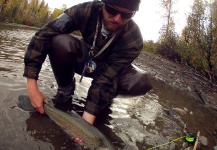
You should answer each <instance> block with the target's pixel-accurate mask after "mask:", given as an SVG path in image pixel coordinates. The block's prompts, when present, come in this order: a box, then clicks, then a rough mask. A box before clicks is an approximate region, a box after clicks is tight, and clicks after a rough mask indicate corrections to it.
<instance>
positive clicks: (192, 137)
mask: <svg viewBox="0 0 217 150" xmlns="http://www.w3.org/2000/svg"><path fill="white" fill-rule="evenodd" d="M199 136H200V131H198V133H197V135H196V134H195V133H193V132H190V131H187V132H186V134H185V136H181V137H179V138H176V139H174V140H171V141H170V142H167V143H164V144H160V145H157V146H154V147H151V148H149V149H147V150H153V149H155V148H158V147H162V146H165V145H168V144H170V143H174V142H176V141H178V140H181V139H183V138H185V140H186V141H187V142H188V143H194V148H193V150H196V149H197V144H198V139H199Z"/></svg>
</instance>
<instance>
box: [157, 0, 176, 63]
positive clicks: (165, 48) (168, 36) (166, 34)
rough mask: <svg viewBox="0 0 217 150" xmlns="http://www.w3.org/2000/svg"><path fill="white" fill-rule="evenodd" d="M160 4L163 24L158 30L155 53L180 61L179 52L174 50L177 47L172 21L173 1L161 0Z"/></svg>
mask: <svg viewBox="0 0 217 150" xmlns="http://www.w3.org/2000/svg"><path fill="white" fill-rule="evenodd" d="M161 4H162V6H163V9H164V12H165V13H164V14H163V19H164V20H165V24H164V25H163V27H162V28H161V31H160V39H159V45H158V47H157V53H159V54H160V55H162V56H164V57H166V58H169V59H171V60H174V61H180V56H179V53H178V52H177V51H176V50H177V47H178V35H177V33H176V32H175V23H174V21H173V17H172V16H173V15H174V13H175V11H173V5H174V4H173V1H172V0H162V1H161Z"/></svg>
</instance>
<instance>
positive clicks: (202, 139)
mask: <svg viewBox="0 0 217 150" xmlns="http://www.w3.org/2000/svg"><path fill="white" fill-rule="evenodd" d="M199 142H200V143H201V145H203V146H208V139H207V138H206V137H205V136H200V137H199Z"/></svg>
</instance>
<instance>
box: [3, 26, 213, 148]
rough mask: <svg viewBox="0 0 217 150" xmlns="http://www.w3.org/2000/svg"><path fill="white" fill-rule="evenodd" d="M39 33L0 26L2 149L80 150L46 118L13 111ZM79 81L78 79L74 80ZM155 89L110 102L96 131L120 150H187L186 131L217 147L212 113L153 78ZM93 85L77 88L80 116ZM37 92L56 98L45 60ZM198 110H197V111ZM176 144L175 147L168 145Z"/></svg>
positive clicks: (76, 105)
mask: <svg viewBox="0 0 217 150" xmlns="http://www.w3.org/2000/svg"><path fill="white" fill-rule="evenodd" d="M36 31H37V30H36V29H34V28H29V27H26V26H19V25H11V24H0V114H1V116H0V149H2V150H3V149H4V150H29V149H31V150H48V149H50V150H65V149H66V150H68V149H80V147H79V146H78V145H76V144H75V143H74V142H73V141H72V140H71V139H70V137H68V136H67V134H66V133H65V132H64V131H63V130H62V129H61V128H60V127H59V126H57V125H56V124H55V123H54V122H53V121H52V120H50V119H49V118H48V116H46V115H40V114H39V113H37V112H34V113H33V112H31V113H30V112H24V111H22V110H20V109H19V108H17V99H18V96H19V95H20V94H26V88H25V84H26V79H25V78H24V77H23V76H22V74H23V68H24V64H23V56H24V52H25V50H26V48H27V45H28V43H29V41H30V39H31V37H32V36H33V34H34V33H35V32H36ZM76 78H77V81H79V76H77V75H76ZM150 80H151V82H152V84H153V87H154V88H153V89H152V90H151V91H150V92H148V93H147V94H146V95H144V96H138V97H124V96H121V95H120V96H118V97H117V98H115V99H114V102H113V104H112V105H111V107H110V108H108V109H106V110H105V111H103V112H102V114H101V115H100V116H99V117H98V119H97V121H96V124H95V126H96V127H97V128H98V129H99V130H100V131H101V132H102V133H103V134H104V135H106V137H107V138H108V139H109V140H110V141H111V142H112V143H113V144H114V145H115V146H116V147H117V148H119V149H126V150H127V149H129V150H133V149H136V150H137V149H139V150H145V149H149V148H152V147H154V146H158V145H161V146H160V147H158V148H157V149H165V150H181V149H183V150H187V149H190V148H191V149H192V148H193V144H191V143H188V142H186V141H185V140H184V138H181V139H180V140H176V139H178V138H180V137H183V136H184V135H185V127H187V128H188V129H189V130H190V131H191V132H194V133H195V134H196V133H197V132H198V131H200V133H201V136H202V137H203V142H206V140H208V144H207V146H204V145H202V146H200V149H204V150H207V149H210V150H211V149H214V146H215V145H217V144H216V135H213V134H214V133H216V132H217V125H216V122H217V118H216V117H213V113H212V111H211V110H209V109H207V108H204V107H202V106H201V107H200V106H199V105H198V104H197V102H195V100H194V99H191V98H190V97H189V96H188V95H186V94H185V93H183V92H181V91H179V90H177V89H173V88H172V87H170V86H167V85H166V84H165V83H163V82H161V81H159V80H157V79H154V78H151V77H150ZM90 82H91V79H89V78H84V79H83V81H82V83H78V82H76V91H75V95H74V97H73V103H72V105H71V107H70V108H71V109H74V110H76V111H77V112H78V113H79V114H82V108H83V106H84V102H85V97H86V93H87V91H88V87H89V86H90ZM39 87H40V89H41V91H43V93H44V94H45V95H46V96H47V97H52V96H53V95H54V94H55V93H56V88H57V86H56V83H55V80H54V76H53V74H52V71H51V67H50V64H49V61H48V60H47V59H46V61H45V63H44V65H43V67H42V71H41V73H40V79H39ZM195 106H197V107H195ZM172 140H176V141H175V142H170V141H172Z"/></svg>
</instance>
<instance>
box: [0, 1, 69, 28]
mask: <svg viewBox="0 0 217 150" xmlns="http://www.w3.org/2000/svg"><path fill="white" fill-rule="evenodd" d="M49 9H50V8H49V7H48V4H46V3H45V1H44V0H41V1H40V0H0V21H1V20H2V21H6V20H7V21H9V22H15V23H20V24H25V25H30V26H37V27H41V26H43V25H44V24H46V23H48V22H49V21H50V20H53V19H55V18H56V17H58V16H59V15H60V14H62V13H63V11H64V10H65V9H66V5H65V4H64V5H63V6H62V9H55V10H54V11H53V12H52V13H51V12H50V10H49Z"/></svg>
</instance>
